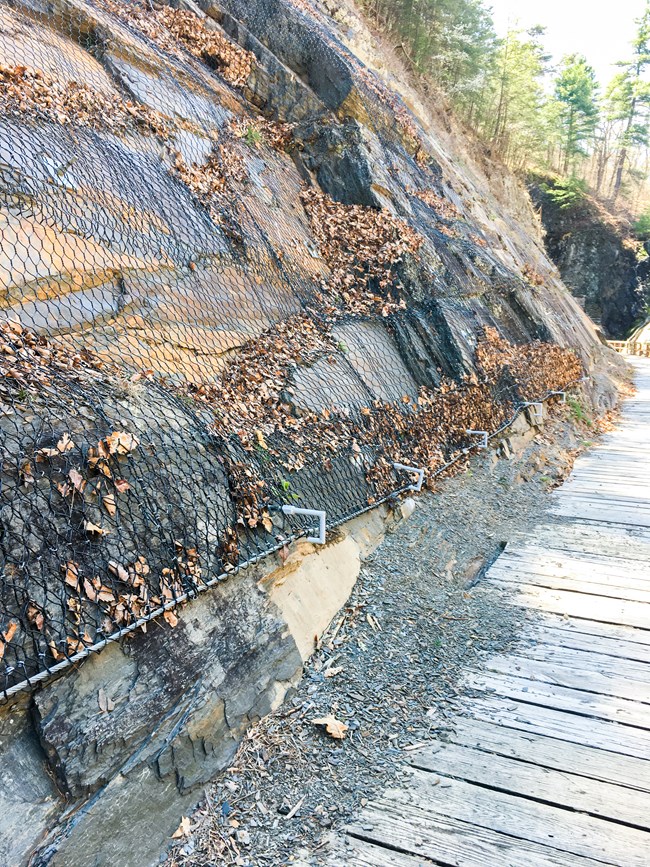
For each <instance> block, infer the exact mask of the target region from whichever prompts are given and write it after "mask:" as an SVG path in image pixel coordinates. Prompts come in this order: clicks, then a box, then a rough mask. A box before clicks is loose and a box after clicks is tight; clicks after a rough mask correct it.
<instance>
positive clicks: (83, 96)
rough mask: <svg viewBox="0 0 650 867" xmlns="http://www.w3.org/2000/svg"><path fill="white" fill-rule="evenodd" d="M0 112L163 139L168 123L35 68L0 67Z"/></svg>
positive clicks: (143, 109) (141, 107)
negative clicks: (136, 131) (137, 132)
mask: <svg viewBox="0 0 650 867" xmlns="http://www.w3.org/2000/svg"><path fill="white" fill-rule="evenodd" d="M0 111H2V112H3V113H4V114H8V115H12V114H13V115H25V114H27V115H30V116H36V117H40V118H42V119H44V120H47V121H51V122H54V123H58V124H61V125H63V126H66V125H68V124H76V125H77V126H84V127H90V128H91V129H94V130H100V131H104V132H110V133H113V134H115V135H124V134H125V133H127V132H128V131H129V130H133V129H139V130H140V131H144V132H150V133H155V134H156V135H159V136H161V137H166V136H168V135H169V132H170V125H169V123H168V121H167V120H166V119H165V118H164V117H163V116H162V115H161V114H159V113H158V112H155V111H152V110H151V109H150V108H147V107H146V106H144V105H141V104H140V103H135V102H131V101H130V100H125V99H122V98H121V97H120V96H119V95H118V94H113V95H111V96H109V95H107V94H103V93H100V92H99V91H97V90H94V89H93V88H91V87H88V85H86V84H78V83H77V82H75V81H68V82H66V83H61V82H59V81H55V79H53V78H52V77H51V76H50V75H48V74H47V73H45V72H42V71H41V70H39V69H32V68H30V67H28V66H5V65H4V64H0Z"/></svg>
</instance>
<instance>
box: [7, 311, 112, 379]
mask: <svg viewBox="0 0 650 867" xmlns="http://www.w3.org/2000/svg"><path fill="white" fill-rule="evenodd" d="M104 366H105V365H104V363H103V362H102V361H101V360H100V359H98V358H97V357H96V356H95V355H93V353H91V352H89V351H88V350H85V349H81V350H79V351H76V350H75V349H73V348H69V347H65V346H62V345H58V344H54V343H52V342H50V341H49V340H48V339H47V338H46V337H45V336H43V335H42V334H36V333H35V332H34V331H32V330H31V329H29V328H24V327H23V326H22V325H21V324H20V323H18V322H15V321H13V320H8V321H6V322H0V392H2V393H4V394H8V393H10V392H11V393H15V392H16V391H17V390H21V389H22V390H24V391H28V392H33V393H36V392H37V391H38V387H39V386H47V385H51V384H52V377H53V375H55V374H57V373H66V374H69V375H72V377H73V378H74V379H79V378H83V377H84V376H85V377H91V378H97V377H101V376H102V374H101V372H100V371H101V370H102V369H103V368H104Z"/></svg>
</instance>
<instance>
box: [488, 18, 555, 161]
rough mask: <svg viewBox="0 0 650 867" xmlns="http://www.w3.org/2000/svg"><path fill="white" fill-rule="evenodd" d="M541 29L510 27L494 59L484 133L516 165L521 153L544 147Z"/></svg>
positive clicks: (543, 57) (545, 57) (543, 60)
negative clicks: (490, 97)
mask: <svg viewBox="0 0 650 867" xmlns="http://www.w3.org/2000/svg"><path fill="white" fill-rule="evenodd" d="M543 33H544V30H543V28H541V27H534V28H532V29H531V30H528V31H522V30H511V31H509V32H508V34H507V36H506V37H505V39H504V40H503V41H502V43H501V45H500V48H499V52H498V54H497V58H496V62H495V75H494V84H493V101H492V103H491V104H490V103H489V102H488V103H487V104H486V106H485V121H484V122H485V124H486V126H487V129H486V130H485V134H486V135H487V137H488V138H489V139H490V140H491V141H492V143H493V145H494V146H495V148H496V150H497V151H498V152H499V153H500V154H501V155H502V156H503V157H504V159H506V160H507V161H508V162H509V163H510V164H511V165H513V166H516V165H517V164H518V162H519V159H520V156H521V155H522V154H529V155H530V154H532V153H537V152H539V150H540V149H543V147H544V144H543V142H544V136H543V132H542V130H543V127H544V117H543V112H542V108H543V105H544V91H543V87H542V78H543V76H544V74H545V73H546V65H547V63H548V61H549V57H548V55H546V54H545V53H544V49H543V46H542V43H541V36H542V35H543Z"/></svg>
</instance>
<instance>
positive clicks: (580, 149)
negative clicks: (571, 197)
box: [555, 54, 598, 175]
mask: <svg viewBox="0 0 650 867" xmlns="http://www.w3.org/2000/svg"><path fill="white" fill-rule="evenodd" d="M597 91H598V83H597V81H596V73H595V72H594V70H593V69H592V68H591V66H589V64H588V63H587V61H586V59H585V58H584V57H582V56H581V55H578V54H572V55H570V56H569V57H565V58H564V60H563V61H562V66H561V67H560V71H559V73H558V76H557V78H556V79H555V98H556V100H557V102H558V103H559V111H558V122H559V126H560V129H561V130H562V133H563V139H564V142H563V146H564V164H563V171H564V174H565V175H566V174H568V173H569V169H570V168H571V165H572V164H574V161H575V157H576V156H578V155H581V156H586V147H587V145H588V144H589V143H590V142H591V139H592V138H593V135H594V132H595V130H596V123H597V121H598V105H597V102H596V94H597Z"/></svg>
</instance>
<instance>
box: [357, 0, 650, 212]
mask: <svg viewBox="0 0 650 867" xmlns="http://www.w3.org/2000/svg"><path fill="white" fill-rule="evenodd" d="M363 3H364V6H365V8H366V10H367V11H368V12H369V13H370V15H371V17H372V18H374V20H375V22H376V23H377V25H378V26H379V27H380V28H381V29H382V30H384V31H385V32H388V33H389V34H390V35H391V36H392V37H393V39H394V40H395V44H396V47H397V48H398V49H399V50H400V51H401V52H402V53H403V54H404V55H405V56H406V57H407V59H408V61H409V63H410V64H411V66H412V68H413V71H414V72H415V73H416V74H417V75H419V76H422V77H424V78H426V79H428V80H430V81H432V82H434V83H435V84H436V85H437V86H438V87H439V88H440V89H441V90H442V91H443V92H444V93H445V94H446V95H447V96H448V98H449V100H450V101H451V103H452V104H453V106H454V108H455V109H456V113H457V115H458V116H459V117H460V118H461V120H463V121H464V122H465V123H466V124H467V125H468V126H471V127H472V128H473V129H474V130H475V131H476V132H477V134H478V135H479V136H480V138H481V139H482V140H483V141H484V142H485V143H486V144H487V145H488V147H489V149H490V151H491V153H492V154H494V155H495V156H498V157H499V158H501V159H502V160H503V161H504V162H506V163H507V165H509V166H510V167H511V168H512V169H514V170H515V171H519V172H527V171H530V170H544V171H548V172H552V173H553V174H555V175H559V176H560V177H561V178H564V179H566V180H567V181H570V182H572V183H574V186H573V190H574V191H575V192H577V191H578V189H582V187H576V186H575V183H577V182H578V181H579V182H584V187H585V190H586V189H587V188H589V189H590V190H591V191H592V192H593V193H594V194H595V195H597V196H598V197H600V198H601V199H602V200H604V201H605V202H607V203H609V205H610V206H611V207H614V206H616V207H617V208H618V209H622V210H624V211H627V212H629V213H630V214H631V215H632V216H633V217H638V216H639V215H640V214H641V213H643V212H648V213H650V189H649V187H648V177H649V175H650V134H649V129H650V0H649V2H648V6H646V9H645V11H644V13H643V15H642V16H641V18H640V19H639V20H638V21H637V22H636V33H635V37H634V40H633V42H632V44H631V46H630V53H629V56H628V57H626V58H622V59H621V61H620V63H619V64H618V66H619V69H620V72H618V73H617V74H616V76H615V77H614V79H613V80H612V81H611V82H598V81H597V80H596V75H595V73H594V70H593V68H592V67H591V66H590V64H589V61H588V58H585V57H583V56H581V55H579V54H572V55H570V56H568V57H564V58H551V57H550V56H549V55H548V54H547V53H546V51H545V48H544V29H543V28H542V27H535V28H532V29H530V30H527V31H526V30H521V29H513V30H511V31H510V32H509V33H508V34H507V35H506V36H505V37H504V38H502V39H499V38H497V35H496V33H495V31H494V27H493V23H492V19H491V16H490V11H489V5H488V2H486V0H363ZM601 85H602V86H601ZM561 186H562V185H561ZM570 186H571V184H569V187H570ZM562 188H563V189H564V187H562ZM567 189H568V188H567Z"/></svg>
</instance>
